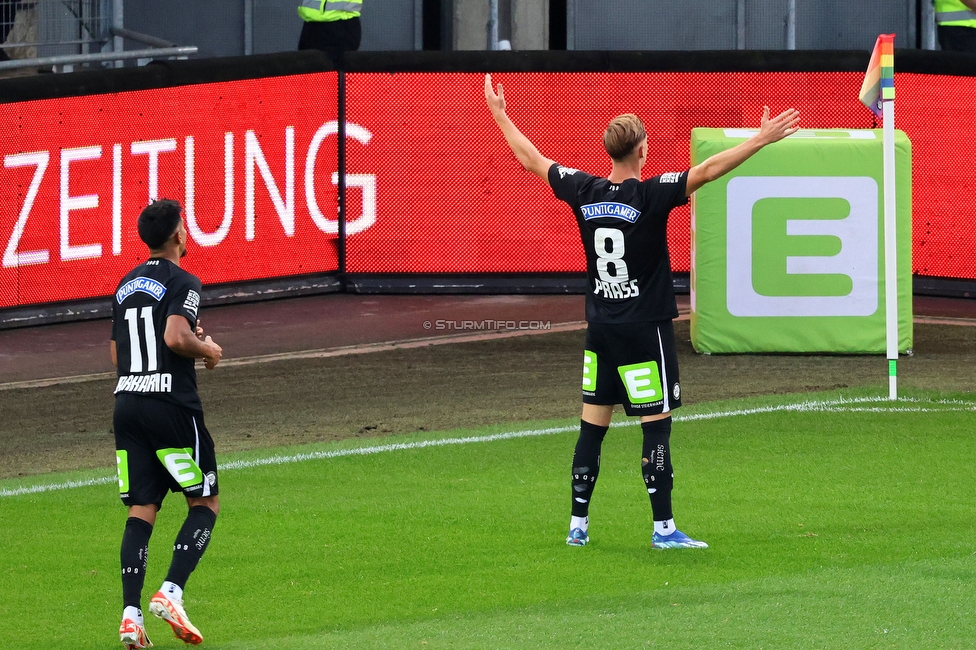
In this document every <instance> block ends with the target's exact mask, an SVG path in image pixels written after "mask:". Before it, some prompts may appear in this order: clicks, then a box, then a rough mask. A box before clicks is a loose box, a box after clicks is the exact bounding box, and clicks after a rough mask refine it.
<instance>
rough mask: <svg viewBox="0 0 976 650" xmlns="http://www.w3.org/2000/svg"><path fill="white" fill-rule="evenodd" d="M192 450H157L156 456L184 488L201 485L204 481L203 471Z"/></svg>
mask: <svg viewBox="0 0 976 650" xmlns="http://www.w3.org/2000/svg"><path fill="white" fill-rule="evenodd" d="M191 451H192V450H191V449H159V450H157V451H156V456H158V457H159V461H160V462H161V463H162V464H163V466H164V467H166V471H167V472H169V474H170V476H172V477H173V478H174V479H176V482H177V483H179V484H180V487H182V488H187V487H191V486H194V485H199V484H200V483H202V482H203V472H201V471H200V468H199V467H198V466H197V463H196V461H195V460H193V455H192V454H191V453H190V452H191Z"/></svg>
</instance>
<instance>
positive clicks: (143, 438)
mask: <svg viewBox="0 0 976 650" xmlns="http://www.w3.org/2000/svg"><path fill="white" fill-rule="evenodd" d="M113 421H114V427H115V449H116V451H115V453H116V462H117V463H118V470H119V492H120V494H121V497H122V503H124V504H125V505H127V506H143V505H150V504H156V505H162V503H163V499H164V498H165V497H166V494H167V492H169V491H172V492H182V493H183V494H185V495H186V496H188V497H209V496H215V495H216V494H217V459H216V457H215V455H214V445H213V439H212V438H211V437H210V432H209V431H207V427H206V426H205V425H204V423H203V413H202V412H200V411H194V410H192V409H186V408H183V407H181V406H177V405H176V404H171V403H170V402H166V401H163V400H159V399H155V398H152V397H143V396H141V395H130V394H128V393H119V394H118V395H116V396H115V416H114V418H113Z"/></svg>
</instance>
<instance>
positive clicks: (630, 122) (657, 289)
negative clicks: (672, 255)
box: [485, 75, 800, 549]
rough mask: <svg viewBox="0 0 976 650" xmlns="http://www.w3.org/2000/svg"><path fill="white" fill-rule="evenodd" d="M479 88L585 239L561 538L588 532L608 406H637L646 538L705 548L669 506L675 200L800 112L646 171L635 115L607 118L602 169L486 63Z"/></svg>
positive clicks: (676, 389)
mask: <svg viewBox="0 0 976 650" xmlns="http://www.w3.org/2000/svg"><path fill="white" fill-rule="evenodd" d="M485 100H486V101H487V102H488V108H489V109H490V110H491V114H492V116H493V117H494V118H495V122H496V123H497V124H498V127H499V128H500V129H501V131H502V134H503V135H504V136H505V140H506V141H507V142H508V145H509V147H511V149H512V152H513V153H514V154H515V156H516V158H518V161H519V162H520V163H521V164H522V167H524V168H525V169H526V170H527V171H530V172H532V173H533V174H535V175H536V176H538V177H540V178H542V179H543V180H545V181H546V182H547V183H548V184H549V185H550V186H551V187H552V191H553V193H554V194H555V196H556V198H557V199H560V200H561V201H565V202H566V203H568V204H569V206H570V207H571V208H572V210H573V214H575V215H576V223H577V225H578V226H579V231H580V237H581V238H582V240H583V248H584V250H585V251H586V275H587V281H588V283H589V284H588V287H589V290H588V291H587V294H586V321H587V331H586V349H585V350H584V353H583V414H582V418H581V421H580V436H579V439H578V440H577V442H576V451H575V455H574V456H573V474H572V476H573V478H572V497H573V501H572V503H573V505H572V517H571V519H570V524H569V536H568V537H567V538H566V543H567V544H569V545H570V546H584V545H585V544H586V543H587V542H588V541H589V533H588V527H589V518H588V514H589V506H590V499H591V497H592V495H593V488H594V487H595V486H596V479H597V476H598V475H599V471H600V448H601V446H602V445H603V438H604V436H605V435H606V433H607V429H608V428H609V426H610V418H611V416H612V415H613V407H614V405H616V404H623V407H624V411H625V412H626V414H627V415H631V416H639V417H640V421H641V429H642V430H643V434H644V444H643V453H642V459H641V473H642V474H643V477H644V484H645V485H646V487H647V491H648V493H649V494H650V499H651V510H652V512H653V515H654V532H653V533H652V535H651V546H652V547H654V548H659V549H666V548H707V546H708V545H707V544H706V543H705V542H701V541H698V540H694V539H692V538H690V537H688V536H687V535H685V534H684V533H682V532H681V531H679V530H677V529H676V528H675V525H674V517H673V515H672V511H671V488H672V485H673V482H674V476H673V474H672V469H671V449H670V445H669V441H670V437H671V411H672V410H674V409H675V408H677V407H679V406H681V389H680V386H679V382H678V359H677V353H676V350H675V344H674V330H673V328H672V324H671V321H672V319H674V318H677V316H678V308H677V304H676V302H675V298H674V287H673V284H672V279H671V261H670V259H669V257H668V245H667V221H668V215H669V214H670V212H671V210H672V209H673V208H675V207H677V206H679V205H684V204H685V203H687V202H688V197H689V196H691V194H692V193H693V192H694V191H695V190H697V189H698V188H699V187H701V186H702V185H704V184H705V183H708V182H709V181H713V180H715V179H717V178H719V177H720V176H722V175H724V174H726V173H728V172H729V171H731V170H732V169H734V168H735V167H737V166H738V165H740V164H741V163H742V162H744V161H745V160H746V159H747V158H749V157H750V156H752V155H753V154H755V153H756V152H757V151H759V150H760V149H761V148H763V147H764V146H766V145H768V144H771V143H773V142H777V141H779V140H782V139H783V138H785V137H786V136H788V135H791V134H792V133H794V132H796V130H797V129H798V128H799V127H798V126H797V124H798V123H799V120H800V115H799V113H798V112H797V111H796V110H793V109H789V110H787V111H784V112H783V113H781V114H780V115H778V116H776V117H775V118H772V119H770V117H769V108H768V107H766V108H765V109H764V111H763V116H762V122H761V125H760V128H759V131H758V132H757V133H756V134H755V135H754V136H752V137H751V138H749V139H747V140H746V141H744V142H743V143H741V144H739V145H737V146H736V147H733V148H732V149H728V150H726V151H723V152H721V153H718V154H715V155H714V156H712V157H710V158H709V159H708V160H706V161H704V162H702V163H701V164H699V165H696V166H694V167H692V168H691V169H688V170H685V171H680V172H669V173H665V174H661V175H660V176H655V177H653V178H649V179H647V180H643V181H642V180H641V176H640V174H641V170H642V168H643V167H644V163H645V162H646V161H647V150H648V145H647V134H646V132H645V130H644V125H643V124H642V123H641V121H640V119H639V118H638V117H637V116H636V115H631V114H628V115H620V116H619V117H616V118H614V119H613V120H612V121H611V122H610V124H609V126H607V129H606V131H605V132H604V134H603V145H604V148H605V149H606V151H607V154H608V155H609V156H610V160H611V171H610V175H609V176H608V177H607V178H601V177H598V176H592V175H590V174H587V173H585V172H582V171H579V170H576V169H571V168H568V167H563V166H562V165H560V164H558V163H556V162H555V161H553V160H550V159H548V158H545V157H544V156H543V155H542V154H540V153H539V150H538V149H536V148H535V146H534V145H533V144H532V142H530V141H529V139H528V138H526V137H525V136H524V135H523V134H522V133H521V132H520V131H519V130H518V128H517V127H516V126H515V125H514V124H513V123H512V121H511V120H510V119H509V117H508V115H506V113H505V95H504V92H503V90H502V85H501V84H498V93H497V94H496V93H495V90H494V87H493V86H492V82H491V75H485Z"/></svg>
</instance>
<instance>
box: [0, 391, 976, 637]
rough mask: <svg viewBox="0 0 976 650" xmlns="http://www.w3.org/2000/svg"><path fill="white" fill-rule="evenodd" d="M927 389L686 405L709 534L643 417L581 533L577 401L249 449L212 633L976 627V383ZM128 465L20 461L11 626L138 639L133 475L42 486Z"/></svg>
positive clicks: (173, 507)
mask: <svg viewBox="0 0 976 650" xmlns="http://www.w3.org/2000/svg"><path fill="white" fill-rule="evenodd" d="M910 397H911V399H908V400H903V401H899V402H897V403H893V404H892V403H889V402H887V401H885V400H881V399H869V398H868V394H867V393H865V392H860V393H858V392H853V393H851V392H848V393H845V396H844V397H840V396H839V395H838V394H829V395H828V394H821V395H816V396H810V395H792V396H778V397H775V398H773V397H767V398H761V399H756V400H747V401H742V400H740V401H735V402H725V403H720V404H716V403H713V404H705V405H699V406H697V407H695V408H694V409H692V408H685V409H682V412H681V413H680V419H679V420H678V421H677V422H676V423H675V425H674V431H673V434H672V448H673V450H674V464H675V473H676V478H675V482H676V483H675V484H676V487H675V493H674V502H675V514H676V521H677V523H678V526H679V527H680V528H681V529H682V530H684V531H685V532H687V533H689V534H691V535H692V536H695V537H698V538H700V539H704V540H705V541H707V542H708V543H709V544H710V545H711V548H709V549H707V550H669V551H656V550H652V549H651V548H650V544H649V540H650V531H651V515H650V507H649V504H648V499H647V495H646V492H645V490H644V489H643V483H642V481H641V478H640V472H639V467H640V445H641V442H640V431H639V428H638V427H637V426H636V424H635V423H634V421H633V420H632V421H630V423H629V424H627V425H626V426H619V427H615V428H613V429H611V432H610V434H609V435H608V437H607V441H606V443H605V445H604V452H603V463H602V469H601V474H600V479H599V484H598V487H597V490H596V494H595V498H594V501H593V505H592V507H591V512H590V522H591V523H590V536H591V543H590V544H589V545H588V546H586V547H584V548H571V547H567V546H566V545H565V544H564V538H565V535H566V529H567V524H568V521H569V511H568V510H569V500H570V495H569V479H568V475H569V469H570V461H571V458H572V453H573V445H574V442H575V435H576V434H575V429H576V426H575V422H577V421H575V420H565V421H562V422H545V423H534V424H533V425H526V426H524V427H518V428H512V427H504V428H503V427H494V428H489V429H484V430H478V431H452V432H442V433H439V434H424V435H417V436H397V437H396V438H395V439H387V440H373V441H361V440H360V441H346V442H345V443H341V444H332V445H319V446H316V447H303V448H300V449H297V448H289V449H280V450H276V451H277V453H278V454H279V455H280V456H279V457H278V458H277V459H272V458H271V456H272V455H273V454H272V452H269V451H262V452H250V453H248V454H240V455H235V456H234V457H233V458H223V459H222V460H223V461H224V462H225V463H226V462H230V461H232V460H233V461H239V462H238V463H237V465H235V466H233V467H226V468H225V469H224V470H223V471H222V473H221V500H222V512H221V516H220V518H219V520H218V523H217V527H216V529H215V531H214V539H213V543H212V545H211V547H210V549H209V550H208V552H207V555H206V556H205V557H204V560H203V562H202V563H201V565H200V567H199V568H198V570H197V572H196V573H195V574H194V575H193V576H192V578H191V580H190V582H189V584H188V586H187V591H186V606H187V611H188V613H189V615H190V617H191V618H192V620H193V622H194V623H195V624H196V625H197V626H198V627H199V628H200V629H201V631H202V632H203V635H204V638H205V641H204V646H203V647H209V648H221V649H241V650H243V649H258V648H269V649H270V648H282V649H292V648H295V649H297V648H536V647H539V648H566V647H581V646H585V647H597V648H642V647H649V648H725V647H729V648H840V647H845V648H916V647H930V648H965V647H972V643H973V639H976V616H974V615H973V612H974V611H976V589H974V587H973V585H974V584H976V555H974V552H976V536H974V519H976V518H974V514H973V513H974V507H973V504H974V485H976V463H974V459H976V426H974V425H976V410H974V409H976V394H955V395H934V394H923V393H914V394H913V395H911V396H910ZM621 419H622V418H621ZM547 427H548V428H555V429H557V430H558V431H557V432H552V431H550V432H547V433H542V432H540V431H539V429H542V428H547ZM516 429H518V430H522V429H524V430H526V431H528V433H529V435H520V436H516V437H505V436H500V435H497V434H501V433H504V432H507V431H516ZM559 431H561V432H559ZM218 435H219V431H218ZM477 436H481V437H483V439H482V440H481V441H478V442H470V443H466V444H460V442H461V439H467V438H472V437H477ZM484 438H488V439H487V440H485V439H484ZM431 443H439V444H431ZM448 443H450V444H448ZM384 444H400V445H401V447H400V448H399V449H386V450H378V451H377V452H376V453H369V454H363V453H354V452H355V450H356V446H357V445H358V446H359V447H380V446H382V445H384ZM300 452H301V453H304V454H306V459H304V460H303V459H300V458H297V457H295V456H296V454H298V453H300ZM269 459H270V460H269ZM107 474H108V472H107V471H102V472H89V473H75V474H73V475H58V476H43V477H33V478H31V479H22V480H19V481H3V482H0V549H2V560H0V639H2V642H0V645H2V646H3V647H7V648H45V649H50V648H72V649H79V650H81V649H89V648H91V649H96V648H97V649H101V648H114V647H120V646H118V636H117V634H116V630H117V626H118V620H119V614H120V609H121V605H120V598H121V597H120V586H119V578H118V545H119V539H120V535H121V531H122V525H123V522H124V519H125V513H124V509H123V508H122V506H121V505H120V504H119V502H118V498H117V493H116V488H115V486H114V484H113V483H112V482H109V481H107V480H102V481H101V482H97V481H96V483H95V484H94V485H90V486H88V487H77V488H71V489H55V490H51V491H45V492H38V493H29V494H20V493H17V492H16V490H17V489H18V488H23V487H25V486H31V485H34V486H37V485H49V484H58V483H64V482H65V481H68V480H82V481H83V480H85V479H98V478H99V477H105V476H106V475H107ZM181 501H182V499H181V498H180V497H179V496H178V495H172V496H170V497H169V498H168V499H167V502H166V504H165V505H164V508H163V510H162V512H161V513H160V516H159V524H158V525H157V527H156V531H155V534H154V536H153V538H152V542H151V545H150V556H149V561H150V567H149V576H148V580H147V587H146V592H147V594H146V596H147V598H148V595H150V594H151V591H152V590H155V589H156V587H157V586H158V584H159V582H160V581H161V580H162V578H163V575H164V574H165V571H166V568H167V566H168V563H169V556H170V548H171V544H172V541H173V537H174V535H175V533H176V528H177V527H178V525H179V523H180V520H181V519H182V512H183V505H182V503H181ZM147 625H148V629H149V634H150V637H151V638H152V639H153V641H154V642H155V644H156V647H159V648H178V647H183V644H182V643H181V642H180V641H178V640H176V639H174V638H173V637H172V634H171V632H170V630H169V627H168V626H166V625H165V624H163V623H161V622H159V621H156V620H154V619H151V617H150V620H149V621H148V622H147Z"/></svg>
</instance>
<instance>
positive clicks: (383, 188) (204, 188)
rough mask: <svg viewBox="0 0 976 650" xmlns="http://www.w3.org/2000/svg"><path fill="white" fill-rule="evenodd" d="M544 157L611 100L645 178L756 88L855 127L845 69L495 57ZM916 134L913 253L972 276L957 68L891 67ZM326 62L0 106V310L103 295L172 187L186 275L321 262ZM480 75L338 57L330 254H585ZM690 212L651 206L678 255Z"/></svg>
mask: <svg viewBox="0 0 976 650" xmlns="http://www.w3.org/2000/svg"><path fill="white" fill-rule="evenodd" d="M494 79H495V81H496V82H502V83H503V84H504V85H505V94H506V98H507V100H508V112H509V114H510V115H511V117H512V118H513V120H514V121H515V123H516V124H517V125H518V126H519V127H520V128H521V129H522V131H523V132H524V133H525V134H526V135H527V136H528V137H529V138H530V139H531V140H532V141H533V142H534V143H535V144H536V145H537V146H538V147H539V149H540V150H541V152H542V153H543V155H545V156H547V157H549V158H552V159H554V160H556V161H558V162H560V163H562V164H565V165H567V166H571V167H575V168H579V169H583V170H585V171H588V172H591V173H594V174H606V173H607V172H608V171H609V168H610V167H609V161H608V159H607V156H606V154H605V153H604V151H603V147H602V143H601V134H602V132H603V129H604V128H605V126H606V124H607V122H608V121H609V120H610V119H611V118H612V117H614V116H615V115H618V114H620V113H625V112H635V113H637V114H638V115H639V116H640V117H641V118H642V119H643V120H644V122H645V124H646V125H647V128H648V134H649V144H650V156H649V159H648V162H647V165H646V167H645V169H644V172H645V175H646V176H651V175H655V174H659V173H663V172H668V171H679V170H682V169H684V168H686V167H687V165H688V160H689V136H690V132H691V129H692V128H694V127H726V128H733V127H755V126H757V125H758V122H759V117H760V114H761V112H762V107H763V105H764V104H768V105H769V106H770V107H771V108H772V110H773V111H774V112H778V111H780V110H782V109H784V108H787V107H796V108H798V109H799V110H800V111H801V115H802V126H804V127H806V128H871V127H873V126H876V125H875V123H874V119H873V116H872V114H871V113H870V111H868V110H867V109H866V108H864V107H863V106H862V105H861V104H860V103H859V102H858V101H857V99H856V98H857V94H858V91H859V89H860V86H861V82H862V80H863V74H861V73H854V72H843V73H841V72H833V73H824V72H820V73H786V72H783V73H779V72H750V73H687V72H685V73H500V74H496V75H494ZM895 83H896V90H897V98H896V126H897V127H898V128H899V129H902V130H904V131H905V132H906V133H907V134H908V136H909V138H911V140H912V143H913V213H914V236H913V254H914V260H913V271H914V272H915V273H917V274H921V275H929V276H940V277H953V278H970V279H976V229H974V228H972V227H971V224H972V223H973V222H974V221H976V201H974V200H973V199H972V196H973V189H974V188H976V169H974V168H973V166H972V164H971V160H970V155H969V153H968V152H969V151H971V150H972V147H973V144H972V143H973V142H976V127H974V126H972V122H971V120H970V119H969V116H968V114H967V111H968V108H969V107H971V106H974V105H976V87H974V86H973V85H972V83H971V80H970V79H966V78H960V77H948V76H937V75H921V74H896V82H895ZM336 84H337V78H336V73H320V74H307V75H296V76H292V77H278V78H268V79H255V80H248V81H237V82H227V83H214V84H203V85H196V86H183V87H175V88H168V89H162V90H147V91H139V92H130V93H118V94H112V95H97V96H90V97H76V98H65V99H57V100H43V101H32V102H22V103H17V104H5V105H0V120H2V123H3V124H4V125H6V129H5V130H4V131H2V132H0V156H2V158H3V166H2V167H0V254H2V257H0V308H3V307H10V306H15V305H25V304H35V303H45V302H53V301H60V300H70V299H77V298H89V297H95V296H106V295H110V294H111V293H112V291H113V290H114V289H115V284H116V282H117V281H118V278H119V277H121V276H122V275H123V274H124V273H125V272H126V271H128V270H129V269H130V268H131V267H132V266H134V265H135V264H136V263H138V261H140V260H141V259H143V258H144V256H145V247H144V245H143V244H142V243H141V242H140V241H139V239H138V235H137V233H136V229H135V219H136V217H137V215H138V213H139V210H141V208H142V207H143V206H145V205H146V203H147V202H148V200H149V198H150V197H151V196H165V197H169V198H175V199H178V200H180V201H183V202H184V203H185V204H186V205H187V207H188V210H187V222H188V223H187V225H188V228H189V231H190V245H189V256H188V257H187V258H186V260H185V266H186V268H187V269H188V270H190V271H191V272H193V273H195V274H197V275H199V276H200V277H201V279H202V280H203V281H204V283H207V284H214V283H222V282H235V281H242V280H253V279H260V278H274V277H283V276H293V275H302V274H308V273H318V272H324V271H331V270H336V269H337V253H336V232H337V223H336V213H335V205H336V191H335V187H336V183H337V182H338V172H337V169H336V137H335V135H336V127H337V124H336V115H337V106H336V102H337V94H336ZM483 87H484V75H483V74H480V73H405V74H404V73H401V74H395V75H391V74H386V73H350V74H348V75H347V101H346V110H347V133H348V134H347V154H348V157H347V165H346V184H347V187H348V193H347V196H348V200H347V207H348V210H347V235H348V238H347V270H348V271H349V272H351V273H528V272H535V273H557V272H580V271H582V270H583V268H584V259H583V253H582V246H581V244H580V242H579V235H578V233H577V231H576V226H575V222H574V219H573V217H572V214H571V213H570V211H569V209H568V208H567V207H566V206H565V205H564V204H562V203H561V202H559V201H557V200H556V199H555V198H554V197H553V196H552V192H551V191H550V189H549V188H548V187H547V185H546V183H544V182H543V181H542V180H540V179H538V178H536V177H535V176H533V175H531V174H529V173H527V172H525V171H523V170H522V169H521V167H520V166H519V164H518V162H517V161H516V160H515V158H514V156H513V155H512V154H511V152H510V151H509V149H508V147H507V146H506V144H505V142H504V139H503V138H502V136H501V133H500V132H499V131H498V129H497V127H496V126H495V124H494V122H493V120H492V119H491V116H490V114H489V112H488V109H487V108H486V106H485V101H484V92H483ZM689 238H690V237H689V212H688V208H687V207H684V208H679V209H677V210H675V211H674V212H673V213H672V217H671V221H670V225H669V244H670V250H671V261H672V265H673V267H674V269H675V270H676V271H687V270H688V268H689Z"/></svg>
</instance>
